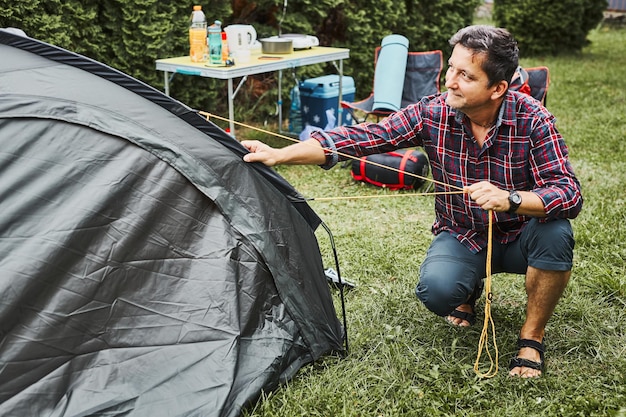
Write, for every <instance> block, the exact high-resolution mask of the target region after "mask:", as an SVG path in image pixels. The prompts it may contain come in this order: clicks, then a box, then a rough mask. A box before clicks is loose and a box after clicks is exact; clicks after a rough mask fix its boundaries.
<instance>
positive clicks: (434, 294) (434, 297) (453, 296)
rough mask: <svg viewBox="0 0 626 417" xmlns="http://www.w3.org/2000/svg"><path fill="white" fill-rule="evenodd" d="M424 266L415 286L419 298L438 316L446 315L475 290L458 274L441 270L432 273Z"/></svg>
mask: <svg viewBox="0 0 626 417" xmlns="http://www.w3.org/2000/svg"><path fill="white" fill-rule="evenodd" d="M425 269H427V268H422V271H421V272H420V281H419V283H418V284H417V287H416V288H415V294H416V295H417V298H418V299H419V300H420V301H421V302H422V303H424V306H426V308H427V309H428V310H430V311H432V312H433V313H435V314H437V315H438V316H446V315H448V314H450V313H451V312H452V310H454V309H455V308H457V307H458V306H460V305H461V304H463V303H464V302H465V301H466V300H467V298H468V296H469V294H471V292H472V291H473V288H474V287H473V285H472V284H471V283H467V282H465V281H464V280H462V279H459V278H458V277H457V276H453V275H447V274H445V272H444V273H442V272H441V271H439V272H434V273H430V272H429V271H428V270H425Z"/></svg>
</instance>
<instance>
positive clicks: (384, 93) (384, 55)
mask: <svg viewBox="0 0 626 417" xmlns="http://www.w3.org/2000/svg"><path fill="white" fill-rule="evenodd" d="M380 46H381V48H380V52H379V54H378V59H377V60H376V69H375V71H374V104H373V106H372V109H373V110H391V111H396V110H400V108H401V106H402V90H403V88H404V73H405V71H406V61H407V57H408V54H409V40H408V39H407V38H405V37H404V36H402V35H388V36H385V37H384V38H383V40H382V42H381V44H380Z"/></svg>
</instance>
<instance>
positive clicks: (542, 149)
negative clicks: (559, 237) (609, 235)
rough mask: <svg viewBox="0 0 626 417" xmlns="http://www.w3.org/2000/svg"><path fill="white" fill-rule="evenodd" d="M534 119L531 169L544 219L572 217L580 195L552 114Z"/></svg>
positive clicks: (581, 201)
mask: <svg viewBox="0 0 626 417" xmlns="http://www.w3.org/2000/svg"><path fill="white" fill-rule="evenodd" d="M546 114H547V116H546V117H543V118H537V119H536V126H535V127H534V128H533V129H532V134H531V140H532V141H533V146H532V150H531V161H530V165H531V170H532V175H533V178H534V180H535V187H534V188H533V190H532V191H533V192H534V193H535V194H537V195H538V196H539V198H541V200H542V201H543V204H544V209H545V213H546V216H547V218H546V219H547V220H549V219H555V218H570V219H573V218H575V217H576V216H577V215H578V213H580V210H581V209H582V204H583V198H582V193H581V187H580V183H579V181H578V179H577V178H576V176H575V175H574V170H573V168H572V166H571V163H570V161H569V156H568V149H567V146H566V145H565V141H564V140H563V137H562V136H561V134H560V133H559V132H558V130H557V129H556V126H555V122H556V121H555V118H554V116H552V115H551V114H548V113H547V112H546Z"/></svg>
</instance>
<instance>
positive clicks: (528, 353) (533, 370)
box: [509, 339, 545, 378]
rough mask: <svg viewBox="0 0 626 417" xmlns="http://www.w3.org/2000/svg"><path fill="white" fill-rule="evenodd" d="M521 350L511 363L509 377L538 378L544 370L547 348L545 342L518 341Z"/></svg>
mask: <svg viewBox="0 0 626 417" xmlns="http://www.w3.org/2000/svg"><path fill="white" fill-rule="evenodd" d="M517 346H518V347H519V348H520V349H519V352H518V354H517V356H516V357H514V358H512V359H511V362H510V363H509V375H510V376H519V377H521V378H537V377H539V376H541V372H542V371H543V368H544V365H545V363H544V352H545V346H544V345H543V340H542V341H541V342H538V341H536V340H532V339H517Z"/></svg>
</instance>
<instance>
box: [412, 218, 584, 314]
mask: <svg viewBox="0 0 626 417" xmlns="http://www.w3.org/2000/svg"><path fill="white" fill-rule="evenodd" d="M573 256H574V234H573V232H572V227H571V225H570V222H569V220H565V219H560V220H554V221H549V222H545V223H543V222H539V221H538V220H537V219H531V220H530V221H529V222H528V224H527V225H526V227H525V228H524V229H523V230H522V233H521V234H520V236H519V237H518V238H517V239H516V240H515V241H513V242H510V243H508V244H501V243H498V242H494V243H493V247H492V264H491V272H492V273H494V274H495V273H498V272H508V273H513V274H525V273H526V269H527V268H528V266H532V267H534V268H537V269H543V270H548V271H569V270H571V269H572V258H573ZM486 264H487V250H486V249H483V250H482V251H480V252H478V253H476V254H474V253H472V252H471V251H470V250H469V249H467V248H466V247H465V246H463V245H462V244H461V243H460V242H459V241H458V240H456V239H455V238H454V237H453V236H451V235H450V234H449V233H447V232H443V233H440V234H439V235H437V236H435V238H434V239H433V242H432V243H431V245H430V248H428V252H427V253H426V259H425V260H424V262H423V263H422V266H421V268H420V280H419V283H418V284H417V288H416V289H415V293H416V294H417V298H419V300H420V301H421V302H423V303H424V305H425V306H426V308H428V309H429V310H430V311H432V312H433V313H435V314H437V315H439V316H447V315H448V314H450V313H451V312H452V310H454V309H455V308H457V307H458V306H459V305H461V304H463V303H465V302H466V301H467V299H468V297H469V295H470V294H471V293H472V292H473V290H474V287H476V285H478V284H479V283H480V282H481V281H482V279H483V278H485V276H486V275H487V274H486Z"/></svg>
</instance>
